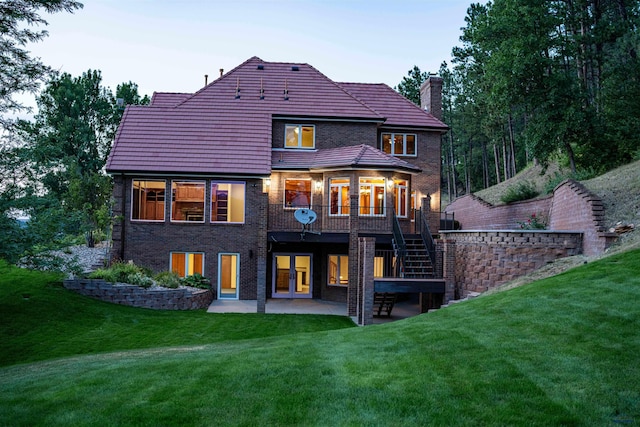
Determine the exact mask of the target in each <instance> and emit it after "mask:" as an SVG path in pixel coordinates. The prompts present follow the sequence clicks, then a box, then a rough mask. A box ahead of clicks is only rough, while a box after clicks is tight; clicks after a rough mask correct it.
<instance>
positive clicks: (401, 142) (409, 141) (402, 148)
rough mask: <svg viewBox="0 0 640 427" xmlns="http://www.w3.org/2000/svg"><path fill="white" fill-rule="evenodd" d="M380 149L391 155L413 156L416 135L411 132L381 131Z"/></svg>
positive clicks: (414, 153)
mask: <svg viewBox="0 0 640 427" xmlns="http://www.w3.org/2000/svg"><path fill="white" fill-rule="evenodd" d="M381 149H382V151H384V152H385V153H387V154H391V155H392V156H415V155H416V135H415V134H412V133H383V134H382V143H381Z"/></svg>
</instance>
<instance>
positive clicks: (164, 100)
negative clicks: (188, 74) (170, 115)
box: [150, 92, 193, 107]
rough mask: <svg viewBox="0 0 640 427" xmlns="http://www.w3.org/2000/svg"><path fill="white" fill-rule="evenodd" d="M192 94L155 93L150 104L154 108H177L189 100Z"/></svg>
mask: <svg viewBox="0 0 640 427" xmlns="http://www.w3.org/2000/svg"><path fill="white" fill-rule="evenodd" d="M191 95H193V94H192V93H176V92H153V96H152V97H151V102H150V104H151V105H153V106H154V107H175V106H176V105H178V104H179V103H181V102H183V101H184V100H186V99H187V98H189V97H190V96H191Z"/></svg>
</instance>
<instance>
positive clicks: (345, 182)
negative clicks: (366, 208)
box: [329, 178, 349, 215]
mask: <svg viewBox="0 0 640 427" xmlns="http://www.w3.org/2000/svg"><path fill="white" fill-rule="evenodd" d="M329 215H349V178H332V179H331V180H330V181H329Z"/></svg>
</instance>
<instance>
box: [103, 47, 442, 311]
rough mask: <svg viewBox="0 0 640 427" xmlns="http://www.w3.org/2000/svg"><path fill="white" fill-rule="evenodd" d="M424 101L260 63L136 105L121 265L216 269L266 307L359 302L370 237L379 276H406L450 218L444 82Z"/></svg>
mask: <svg viewBox="0 0 640 427" xmlns="http://www.w3.org/2000/svg"><path fill="white" fill-rule="evenodd" d="M422 98H423V99H422V102H423V107H424V108H419V107H417V106H415V105H414V104H412V103H411V102H409V101H408V100H406V99H405V98H403V97H402V96H400V95H399V94H398V93H397V92H395V91H394V90H393V89H391V88H390V87H388V86H386V85H384V84H363V83H337V82H334V81H332V80H330V79H329V78H327V77H326V76H324V75H323V74H322V73H320V72H319V71H317V70H316V69H315V68H313V67H312V66H310V65H308V64H297V63H296V64H291V63H274V62H265V61H263V60H261V59H259V58H257V57H253V58H250V59H248V60H247V61H246V62H244V63H243V64H241V65H239V66H238V67H236V68H235V69H233V70H231V71H230V72H228V73H226V74H224V75H221V76H220V77H219V78H218V79H216V80H215V81H213V82H211V83H210V84H208V85H206V86H205V87H203V88H202V89H200V90H199V91H198V92H196V93H193V94H183V93H155V94H154V95H153V98H152V101H151V104H150V105H148V106H128V107H127V108H126V110H125V113H124V116H123V118H122V122H121V124H120V127H119V129H118V133H117V135H116V138H115V142H114V145H113V148H112V150H111V153H110V155H109V159H108V162H107V171H108V173H109V174H110V175H111V176H112V177H113V179H114V184H115V185H114V193H113V197H114V199H115V205H114V209H113V212H114V216H116V217H117V218H119V219H120V220H119V221H117V223H116V225H115V226H114V231H113V247H112V259H123V260H133V261H134V262H135V263H136V264H138V265H142V266H145V267H148V268H151V269H152V270H154V271H163V270H173V271H176V272H178V274H180V275H182V276H185V275H190V274H194V273H201V274H203V275H205V276H207V277H209V278H210V279H211V281H212V284H213V287H214V289H215V290H216V295H217V298H218V299H242V300H257V302H258V305H257V307H258V311H264V305H265V303H266V301H267V300H268V299H270V298H316V299H323V300H331V301H340V302H345V303H348V304H349V307H351V305H352V304H355V303H354V299H355V296H354V294H355V289H354V282H356V281H357V277H358V269H357V265H358V263H357V260H358V257H359V253H358V250H357V244H356V243H357V239H358V238H360V237H363V236H365V237H373V238H375V257H374V262H373V265H372V266H370V268H371V269H373V270H374V272H373V273H374V276H376V277H380V276H391V275H393V274H394V268H397V266H398V265H399V264H398V262H397V259H398V245H397V240H398V237H397V236H398V234H397V233H400V236H403V233H404V235H412V234H414V233H415V224H416V223H417V222H418V221H417V220H416V214H415V212H421V213H420V215H421V218H425V216H424V215H425V214H424V213H425V212H427V213H428V212H429V211H438V210H439V208H440V137H441V134H442V133H443V132H444V131H446V130H447V127H446V125H444V124H443V123H442V122H441V121H440V120H439V119H438V118H437V117H441V79H439V78H435V77H432V78H430V79H429V80H428V81H427V82H426V83H425V84H424V85H423V88H422ZM427 110H428V111H430V112H428V111H427ZM427 204H430V206H426V205H427ZM420 208H422V210H421V211H417V210H416V209H420ZM433 216H434V218H430V217H428V215H427V216H426V218H428V219H426V221H425V220H422V221H421V222H428V223H429V224H430V225H431V229H432V230H433V228H434V227H435V228H437V227H438V221H439V217H435V215H433ZM394 229H395V230H396V238H394ZM396 273H397V271H396ZM350 311H352V310H351V308H350Z"/></svg>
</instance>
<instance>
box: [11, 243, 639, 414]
mask: <svg viewBox="0 0 640 427" xmlns="http://www.w3.org/2000/svg"><path fill="white" fill-rule="evenodd" d="M3 287H11V286H10V285H8V284H4V285H3ZM46 289H49V290H50V292H46V291H43V293H42V296H41V298H43V299H45V298H52V299H56V300H59V299H60V297H59V296H55V295H61V294H62V295H63V296H64V298H65V300H66V299H70V300H71V301H73V304H79V305H80V306H82V305H83V304H86V306H85V308H84V309H85V310H87V311H88V312H94V311H93V310H98V313H100V314H99V315H100V316H101V320H100V321H99V322H96V323H102V324H104V325H106V326H105V327H111V325H110V324H111V323H114V324H116V325H117V327H114V329H113V330H112V334H116V335H117V336H114V337H110V338H109V339H108V340H107V339H105V340H104V341H105V343H104V347H103V341H102V340H96V341H95V342H94V345H95V347H94V348H92V349H90V350H88V349H87V350H85V351H83V353H87V352H89V351H92V352H103V351H111V350H114V349H115V347H114V343H117V341H118V339H119V338H121V339H122V340H123V341H125V342H129V343H130V344H131V345H130V346H127V347H126V348H133V347H134V346H133V344H134V343H135V341H136V340H137V339H140V340H141V341H142V342H144V347H145V348H144V349H140V350H130V351H120V352H116V353H100V354H94V355H84V356H78V357H70V358H66V359H57V360H48V361H44V362H38V363H32V364H18V365H13V366H5V367H4V368H0V425H12V426H14V425H15V426H20V425H25V426H26V425H29V426H35V425H47V426H51V425H65V426H67V425H68V426H82V425H100V426H103V425H136V426H138V425H141V426H145V425H148V426H158V425H196V426H208V425H255V426H257V425H259V426H263V425H305V426H306V425H320V426H335V425H350V426H351V425H367V426H369V425H371V426H376V425H379V426H389V425H392V426H413V425H437V426H441V425H447V426H449V425H469V426H476V425H544V426H548V425H576V426H577V425H580V426H583V425H593V426H606V425H621V424H622V425H629V424H631V425H634V424H637V423H638V422H640V364H639V363H638V362H639V361H640V251H633V252H628V253H624V254H620V255H616V256H613V257H610V258H606V259H603V260H601V261H598V262H594V263H590V264H588V265H585V266H582V267H580V268H578V269H575V270H572V271H569V272H567V273H564V274H561V275H559V276H556V277H553V278H550V279H546V280H543V281H539V282H536V283H533V284H530V285H527V286H523V287H520V288H517V289H513V290H510V291H508V292H503V293H497V294H493V295H489V296H485V297H481V298H477V299H475V300H472V301H468V302H465V303H461V304H457V305H454V306H452V307H449V308H446V309H443V310H439V311H437V312H433V313H429V314H426V315H421V316H417V317H414V318H411V319H407V320H404V321H399V322H394V323H388V324H383V325H375V326H368V327H365V328H346V329H341V330H333V331H317V332H300V333H296V334H292V333H289V334H287V335H280V336H270V337H266V338H253V339H241V338H251V336H245V337H234V334H233V333H231V332H230V333H229V335H228V337H227V338H226V339H225V338H223V337H216V338H219V339H212V340H211V341H210V343H207V342H206V337H205V338H202V339H201V340H200V341H198V342H196V340H195V337H196V335H197V334H198V331H193V332H192V333H191V334H190V335H189V336H188V337H185V341H183V342H182V343H181V342H179V339H177V338H174V339H173V340H171V342H167V340H166V339H165V338H164V337H162V336H161V335H162V333H161V332H158V331H155V332H153V334H151V335H152V337H148V335H149V334H147V330H154V329H155V326H154V325H153V324H152V322H153V320H152V319H146V318H145V319H144V323H143V325H140V323H135V322H134V321H133V320H132V319H135V318H137V317H136V316H137V315H136V313H138V312H140V313H144V315H147V313H149V312H148V311H143V310H135V309H129V310H126V311H120V310H121V309H123V308H124V307H114V306H111V305H106V304H98V303H97V302H95V301H90V300H84V299H82V298H80V297H78V298H77V299H76V297H75V296H72V295H70V294H68V293H66V292H65V291H64V290H62V289H60V288H59V287H57V286H49V287H48V288H46ZM3 292H4V291H3ZM17 292H18V294H19V293H21V292H23V291H17ZM15 293H16V292H7V293H3V296H2V297H0V304H1V307H0V309H2V324H3V325H2V337H1V338H2V346H3V347H2V351H1V353H2V360H4V361H5V364H6V363H14V362H15V361H19V360H16V357H17V356H16V355H13V356H11V357H8V356H6V354H5V353H7V352H8V348H12V342H13V341H14V340H19V339H21V340H22V341H27V339H25V338H21V336H20V335H18V336H16V335H12V334H9V333H8V332H9V331H10V329H7V328H5V326H4V324H5V322H6V321H7V317H6V316H5V313H6V312H5V307H10V308H11V312H10V313H12V315H16V312H17V311H19V309H18V308H16V304H18V303H17V302H16V300H19V299H20V298H22V297H21V296H19V295H18V296H16V295H14V294H15ZM8 299H11V300H12V301H13V302H7V300H8ZM22 299H24V298H22ZM43 302H44V301H43ZM30 303H33V305H34V306H36V305H38V306H40V305H41V304H40V302H38V301H36V300H35V299H32V298H30V299H29V301H24V304H25V305H27V307H28V304H30ZM92 306H93V307H99V309H96V308H92ZM108 313H111V315H109V314H108ZM72 314H73V312H69V313H67V314H66V315H65V316H64V317H66V318H67V322H66V323H73V322H74V321H73V317H71V315H72ZM149 315H150V316H151V315H156V314H154V312H151V314H149ZM174 315H175V316H176V319H175V320H174V319H173V317H172V316H174ZM192 315H193V316H194V318H198V316H197V315H198V313H194V314H192ZM141 316H142V315H141ZM177 316H186V317H185V318H180V317H177ZM206 316H211V322H216V323H217V324H219V325H221V324H223V323H225V322H226V321H227V319H230V320H229V322H233V321H236V320H235V317H226V316H228V315H223V316H220V318H219V319H218V318H217V317H216V316H214V315H206ZM206 316H205V317H206ZM245 316H247V318H250V319H251V320H250V322H247V323H254V324H256V326H254V328H255V329H256V331H254V332H253V335H252V336H253V337H255V336H257V335H259V333H260V332H264V331H266V330H269V329H270V327H266V328H262V327H261V326H258V325H259V324H261V323H262V322H269V321H271V320H270V317H269V316H258V315H255V316H249V315H242V316H238V317H240V318H243V317H245ZM167 317H168V318H169V320H163V319H164V318H163V316H162V315H158V317H157V318H156V319H157V321H165V322H166V323H165V326H164V328H165V331H164V332H165V333H166V334H168V335H174V334H172V333H171V331H170V330H169V328H170V327H171V326H175V327H177V328H184V326H180V324H182V323H187V324H189V323H190V320H185V319H189V313H169V314H168V315H167ZM282 317H286V316H282ZM299 317H305V316H299ZM21 318H22V319H23V322H25V323H28V324H27V325H25V327H24V328H23V330H22V332H20V334H22V333H25V332H26V333H27V334H32V335H33V334H36V333H37V332H36V331H37V330H39V329H41V328H44V329H45V330H49V331H50V332H49V333H48V334H47V333H38V339H43V340H44V341H45V343H46V344H45V345H40V346H41V350H40V351H39V352H38V358H40V359H44V358H47V354H48V350H47V348H48V345H52V344H53V343H52V341H55V340H56V339H57V338H58V336H59V334H57V333H56V334H55V335H54V334H53V330H54V329H52V328H50V327H49V325H47V324H36V323H35V322H30V321H29V320H28V319H29V318H28V316H22V317H21ZM81 318H82V319H83V320H82V321H83V322H89V323H91V322H95V321H92V320H91V318H90V315H89V314H86V315H82V316H81ZM276 318H279V317H276ZM123 319H128V320H123ZM141 319H142V318H141ZM214 319H215V320H214ZM327 320H328V321H330V320H331V318H327ZM334 320H335V319H334ZM140 321H142V320H139V322H140ZM172 321H173V322H175V323H170V322H172ZM40 322H42V319H40ZM55 322H57V326H56V327H57V328H62V329H64V328H68V329H65V330H73V329H74V328H75V326H74V327H72V326H64V325H65V321H64V319H63V318H58V319H57V320H56V321H55ZM203 322H205V321H203ZM202 325H206V323H197V322H193V329H198V328H200V326H202ZM343 326H344V325H343ZM205 327H206V326H205ZM220 327H222V326H220ZM300 328H301V329H302V328H303V327H302V326H300ZM212 329H215V328H212ZM56 330H58V329H56ZM183 330H186V329H183ZM260 330H261V331H260ZM236 332H239V331H236ZM91 333H100V331H99V328H95V329H93V332H87V334H91ZM47 335H49V338H47ZM105 338H106V337H105ZM154 340H155V342H156V343H157V344H156V345H154V344H153V342H154ZM22 346H23V348H29V346H27V345H26V343H25V342H23V344H22ZM32 346H36V343H35V342H34V343H32ZM167 346H169V347H167ZM56 347H58V349H57V350H55V351H54V352H52V353H51V354H49V356H48V357H59V356H60V355H61V354H60V349H59V347H60V346H59V345H56ZM141 347H142V346H141ZM9 353H13V351H11V352H9ZM33 359H34V357H33V355H31V358H30V359H29V360H33Z"/></svg>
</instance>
